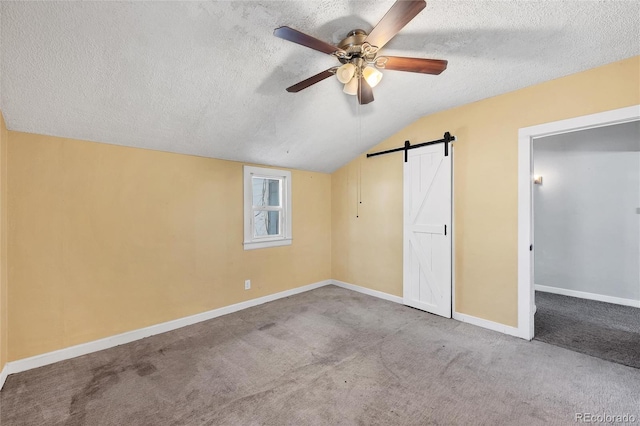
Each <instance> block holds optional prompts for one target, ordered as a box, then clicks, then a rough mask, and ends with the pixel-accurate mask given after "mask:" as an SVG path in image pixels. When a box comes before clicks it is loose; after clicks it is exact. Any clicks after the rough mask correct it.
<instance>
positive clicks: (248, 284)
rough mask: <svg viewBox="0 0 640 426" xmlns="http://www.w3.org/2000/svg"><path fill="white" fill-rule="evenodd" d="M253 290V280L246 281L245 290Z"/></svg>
mask: <svg viewBox="0 0 640 426" xmlns="http://www.w3.org/2000/svg"><path fill="white" fill-rule="evenodd" d="M250 288H251V280H244V289H245V290H249V289H250Z"/></svg>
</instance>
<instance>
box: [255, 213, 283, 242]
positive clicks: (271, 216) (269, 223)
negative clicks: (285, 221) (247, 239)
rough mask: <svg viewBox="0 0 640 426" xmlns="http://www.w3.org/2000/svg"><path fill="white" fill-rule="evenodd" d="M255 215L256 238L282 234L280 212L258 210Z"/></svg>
mask: <svg viewBox="0 0 640 426" xmlns="http://www.w3.org/2000/svg"><path fill="white" fill-rule="evenodd" d="M253 215H254V219H253V221H254V236H256V237H267V236H269V235H279V234H280V212H279V211H273V210H271V211H269V210H258V211H255V212H253Z"/></svg>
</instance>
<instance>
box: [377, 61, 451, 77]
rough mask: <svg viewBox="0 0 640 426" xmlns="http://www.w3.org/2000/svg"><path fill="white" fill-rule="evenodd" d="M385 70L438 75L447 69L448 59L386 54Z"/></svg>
mask: <svg viewBox="0 0 640 426" xmlns="http://www.w3.org/2000/svg"><path fill="white" fill-rule="evenodd" d="M385 58H387V63H386V64H384V69H385V70H394V71H409V72H421V73H423V74H435V75H438V74H440V73H441V72H442V71H444V70H446V69H447V61H443V60H441V59H422V58H404V57H401V56H385Z"/></svg>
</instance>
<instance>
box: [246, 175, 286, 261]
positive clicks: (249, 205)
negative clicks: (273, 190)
mask: <svg viewBox="0 0 640 426" xmlns="http://www.w3.org/2000/svg"><path fill="white" fill-rule="evenodd" d="M254 176H255V177H264V178H278V179H282V193H281V194H280V195H281V197H282V217H281V220H282V223H281V230H282V234H281V235H277V236H274V237H260V238H255V237H254V236H253V223H254V222H253V220H254V216H253V187H252V183H251V182H252V181H251V178H252V177H254ZM291 218H292V214H291V172H290V171H287V170H278V169H268V168H265V167H255V166H244V243H243V244H244V249H245V250H253V249H260V248H267V247H278V246H287V245H290V244H291V241H292V237H291Z"/></svg>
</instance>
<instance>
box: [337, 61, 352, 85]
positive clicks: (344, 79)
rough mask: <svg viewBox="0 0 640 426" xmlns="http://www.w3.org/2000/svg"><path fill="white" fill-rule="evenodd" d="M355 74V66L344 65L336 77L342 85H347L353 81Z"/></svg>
mask: <svg viewBox="0 0 640 426" xmlns="http://www.w3.org/2000/svg"><path fill="white" fill-rule="evenodd" d="M355 72H356V67H355V65H353V64H351V63H348V64H344V65H342V66H341V67H340V68H338V70H337V71H336V77H337V78H338V81H339V82H340V83H342V84H347V83H348V82H349V81H350V80H352V79H353V75H354V74H355Z"/></svg>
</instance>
